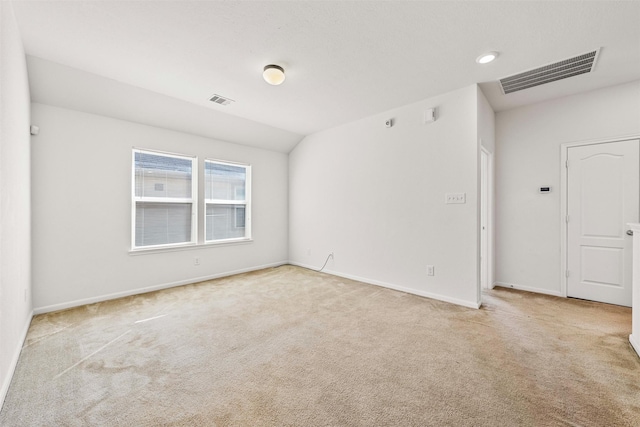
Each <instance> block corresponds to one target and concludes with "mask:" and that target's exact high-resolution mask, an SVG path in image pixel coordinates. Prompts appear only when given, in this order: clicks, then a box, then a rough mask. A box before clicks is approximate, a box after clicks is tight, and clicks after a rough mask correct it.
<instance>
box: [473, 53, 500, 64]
mask: <svg viewBox="0 0 640 427" xmlns="http://www.w3.org/2000/svg"><path fill="white" fill-rule="evenodd" d="M497 57H498V52H487V53H483V54H482V55H480V56H478V57H477V58H476V62H477V63H478V64H488V63H489V62H491V61H493V60H494V59H496V58H497Z"/></svg>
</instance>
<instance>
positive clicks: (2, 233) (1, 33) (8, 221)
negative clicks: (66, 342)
mask: <svg viewBox="0 0 640 427" xmlns="http://www.w3.org/2000/svg"><path fill="white" fill-rule="evenodd" d="M29 139H30V138H29V85H28V82H27V68H26V63H25V55H24V49H23V47H22V42H21V40H20V34H19V32H18V28H17V25H16V22H15V19H14V17H13V10H12V8H11V3H9V2H4V1H3V2H0V406H1V405H2V402H4V397H5V395H6V392H7V389H8V387H9V383H10V381H11V376H12V375H13V371H14V369H15V366H16V363H17V361H18V356H19V354H20V349H21V348H22V343H23V341H24V337H25V335H26V331H27V328H28V326H29V323H30V321H31V283H30V281H31V277H30V272H31V254H30V251H31V237H30V219H31V218H30V214H31V208H30V192H29V188H30V183H29V176H30V175H29V150H30V149H29V143H30V141H29Z"/></svg>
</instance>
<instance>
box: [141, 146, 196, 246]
mask: <svg viewBox="0 0 640 427" xmlns="http://www.w3.org/2000/svg"><path fill="white" fill-rule="evenodd" d="M196 177H197V161H196V158H195V157H186V156H179V155H173V154H164V153H155V152H150V151H141V150H133V191H132V192H133V203H132V204H133V207H132V211H133V225H132V229H133V237H132V248H133V249H139V248H148V247H157V246H174V245H184V244H190V243H196V240H197V238H196V236H197V232H196V230H197V223H198V221H197V217H196V212H197V208H196V207H197V200H196V196H195V194H196V192H197V188H198V187H197V181H196Z"/></svg>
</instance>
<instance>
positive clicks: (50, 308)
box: [33, 261, 288, 314]
mask: <svg viewBox="0 0 640 427" xmlns="http://www.w3.org/2000/svg"><path fill="white" fill-rule="evenodd" d="M285 264H288V262H287V261H280V262H274V263H271V264H264V265H259V266H255V267H249V268H242V269H240V270H233V271H225V272H223V273H216V274H212V275H209V276H201V277H194V278H191V279H186V280H179V281H177V282H171V283H163V284H160V285H154V286H147V287H145V288H137V289H131V290H127V291H123V292H116V293H113V294H107V295H100V296H97V297H91V298H85V299H80V300H75V301H69V302H64V303H60V304H53V305H47V306H44V307H37V308H35V309H34V310H33V314H43V313H50V312H52V311H60V310H66V309H68V308H73V307H79V306H81V305H87V304H94V303H97V302H103V301H108V300H112V299H117V298H123V297H129V296H131V295H139V294H146V293H148V292H154V291H159V290H162V289H168V288H174V287H176V286H183V285H190V284H192V283H198V282H204V281H207V280H213V279H219V278H221V277H227V276H233V275H234V274H241V273H248V272H250V271H256V270H263V269H265V268H271V267H279V266H281V265H285Z"/></svg>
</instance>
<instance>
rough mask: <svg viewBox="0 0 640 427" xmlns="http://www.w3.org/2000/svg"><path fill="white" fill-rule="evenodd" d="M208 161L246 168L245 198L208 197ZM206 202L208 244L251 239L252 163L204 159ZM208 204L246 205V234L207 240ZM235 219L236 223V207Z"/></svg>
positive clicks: (205, 218) (205, 221) (205, 233)
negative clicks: (221, 198)
mask: <svg viewBox="0 0 640 427" xmlns="http://www.w3.org/2000/svg"><path fill="white" fill-rule="evenodd" d="M207 163H215V164H219V165H227V166H236V167H242V168H244V170H245V182H244V200H220V199H207V188H206V187H207V178H206V170H207ZM204 171H205V176H204V178H203V179H204V194H205V196H204V203H203V205H204V206H203V218H204V227H203V228H204V237H203V238H204V243H205V244H206V245H211V244H214V245H215V244H220V243H229V242H236V241H248V240H251V165H249V164H245V163H234V162H229V161H225V160H217V159H205V160H204ZM208 205H235V207H236V208H237V207H238V206H244V207H245V208H244V236H243V237H232V238H230V239H216V240H207V206H208ZM233 216H234V218H233V221H234V224H236V219H237V218H236V212H235V209H234V212H233Z"/></svg>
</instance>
